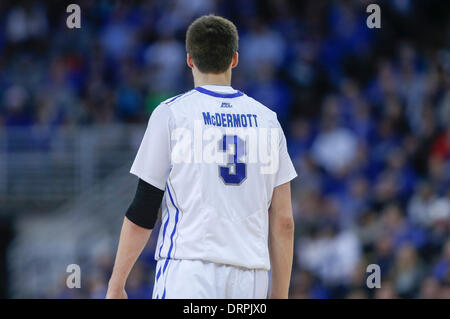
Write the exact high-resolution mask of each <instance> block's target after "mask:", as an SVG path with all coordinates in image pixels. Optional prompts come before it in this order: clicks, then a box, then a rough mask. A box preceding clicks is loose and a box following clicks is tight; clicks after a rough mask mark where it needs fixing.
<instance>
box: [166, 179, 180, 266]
mask: <svg viewBox="0 0 450 319" xmlns="http://www.w3.org/2000/svg"><path fill="white" fill-rule="evenodd" d="M167 191H168V192H169V198H170V201H171V202H172V205H173V207H175V209H176V213H175V226H174V227H173V231H172V234H171V235H170V247H169V252H168V253H167V259H166V262H165V264H164V268H163V273H164V272H165V271H166V268H167V265H168V263H169V260H170V254H171V253H172V249H173V236H174V235H175V232H176V231H177V224H178V214H179V213H180V211H179V209H178V207H177V206H176V205H175V203H174V201H173V198H172V193H171V192H170V187H169V185H168V184H167Z"/></svg>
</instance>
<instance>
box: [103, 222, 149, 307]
mask: <svg viewBox="0 0 450 319" xmlns="http://www.w3.org/2000/svg"><path fill="white" fill-rule="evenodd" d="M151 232H152V230H151V229H146V228H143V227H141V226H138V225H136V224H134V223H133V222H132V221H130V220H129V219H128V218H127V217H125V218H124V221H123V225H122V231H121V233H120V241H119V247H118V249H117V255H116V261H115V263H114V268H113V272H112V275H111V279H110V280H109V284H108V292H107V294H106V298H107V299H126V298H127V294H126V292H125V283H126V281H127V278H128V275H129V274H130V271H131V269H132V268H133V266H134V264H135V262H136V260H137V259H138V257H139V255H140V254H141V252H142V250H143V249H144V247H145V245H146V244H147V241H148V238H149V237H150V234H151Z"/></svg>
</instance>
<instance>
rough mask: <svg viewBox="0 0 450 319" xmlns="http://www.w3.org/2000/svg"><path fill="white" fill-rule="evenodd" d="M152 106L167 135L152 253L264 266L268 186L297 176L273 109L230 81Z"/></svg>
mask: <svg viewBox="0 0 450 319" xmlns="http://www.w3.org/2000/svg"><path fill="white" fill-rule="evenodd" d="M155 112H156V114H155V116H154V117H155V118H156V120H158V122H159V123H158V125H161V124H162V123H163V124H164V127H166V126H167V132H168V136H164V137H163V139H166V138H168V139H169V140H166V142H167V143H168V144H169V149H168V150H167V151H164V150H163V151H161V153H166V154H165V155H164V154H160V156H161V157H164V156H165V157H167V154H170V159H168V160H169V161H170V167H168V169H167V179H166V181H167V183H166V185H165V195H164V199H163V204H162V211H163V215H162V227H161V230H160V233H159V238H158V246H157V250H156V258H157V259H160V258H169V259H198V260H203V261H210V262H215V263H219V264H228V265H234V266H239V267H245V268H253V269H255V268H256V269H269V267H270V263H269V252H268V245H267V243H268V209H269V206H270V201H271V198H272V192H273V189H274V187H276V186H278V185H281V184H283V183H285V182H287V181H290V180H291V179H292V178H294V177H295V176H296V174H295V170H294V169H293V167H292V163H291V161H290V159H289V156H288V155H287V151H286V141H285V139H284V135H283V132H282V130H281V128H280V125H279V123H278V121H277V118H276V114H275V113H274V112H272V111H271V110H270V109H268V108H267V107H265V106H263V105H262V104H261V103H259V102H257V101H255V100H254V99H252V98H250V97H248V96H247V95H245V94H243V93H241V92H239V91H236V90H234V89H233V88H231V87H228V86H202V87H198V88H196V89H194V90H191V91H189V92H187V93H185V94H182V95H179V96H177V97H175V98H172V99H169V100H167V101H165V102H164V103H162V104H161V105H160V106H158V108H157V110H156V111H155ZM152 117H153V115H152ZM154 120H155V119H154ZM151 122H152V120H150V122H149V127H150V124H151ZM146 134H147V133H146ZM160 138H161V137H160ZM144 140H145V137H144ZM155 143H161V141H159V142H155ZM141 148H142V146H141ZM140 152H141V150H140ZM138 156H139V154H138ZM137 158H138V157H137ZM156 161H158V159H156ZM135 165H136V166H137V167H138V166H139V164H136V163H135V164H134V165H133V168H132V172H134V173H138V172H139V171H142V170H141V169H139V168H135ZM148 165H151V163H148ZM137 175H138V176H139V177H141V178H143V179H144V180H145V179H146V178H147V181H148V182H150V183H152V182H153V183H152V184H154V183H155V182H156V180H158V178H157V177H156V178H153V177H151V176H150V174H147V175H145V174H144V175H142V174H140V175H139V174H137ZM162 178H163V176H161V178H160V179H159V180H160V181H162V180H163V179H162ZM160 181H158V182H159V183H160ZM155 186H158V185H155ZM161 186H162V185H159V187H160V188H161Z"/></svg>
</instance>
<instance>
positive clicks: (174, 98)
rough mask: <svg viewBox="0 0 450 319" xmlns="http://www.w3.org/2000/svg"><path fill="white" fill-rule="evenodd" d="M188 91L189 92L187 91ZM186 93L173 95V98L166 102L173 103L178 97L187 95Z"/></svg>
mask: <svg viewBox="0 0 450 319" xmlns="http://www.w3.org/2000/svg"><path fill="white" fill-rule="evenodd" d="M186 93H187V92H186ZM186 93H181V94H178V95H177V96H175V97H173V98H172V99H170V101H167V102H166V104H169V103H172V102H173V101H175V100H176V99H178V98H179V97H180V96H182V95H185V94H186Z"/></svg>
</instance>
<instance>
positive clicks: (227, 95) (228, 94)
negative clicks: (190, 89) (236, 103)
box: [195, 86, 244, 99]
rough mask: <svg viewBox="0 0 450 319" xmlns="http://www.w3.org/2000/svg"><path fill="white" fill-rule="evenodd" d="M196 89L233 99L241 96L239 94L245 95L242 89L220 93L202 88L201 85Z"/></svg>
mask: <svg viewBox="0 0 450 319" xmlns="http://www.w3.org/2000/svg"><path fill="white" fill-rule="evenodd" d="M195 90H197V91H198V92H200V93H203V94H207V95H211V96H214V97H222V98H226V99H232V98H234V97H239V96H242V95H244V93H242V92H241V91H237V92H235V93H218V92H214V91H210V90H207V89H205V88H202V87H201V86H199V87H196V88H195Z"/></svg>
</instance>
